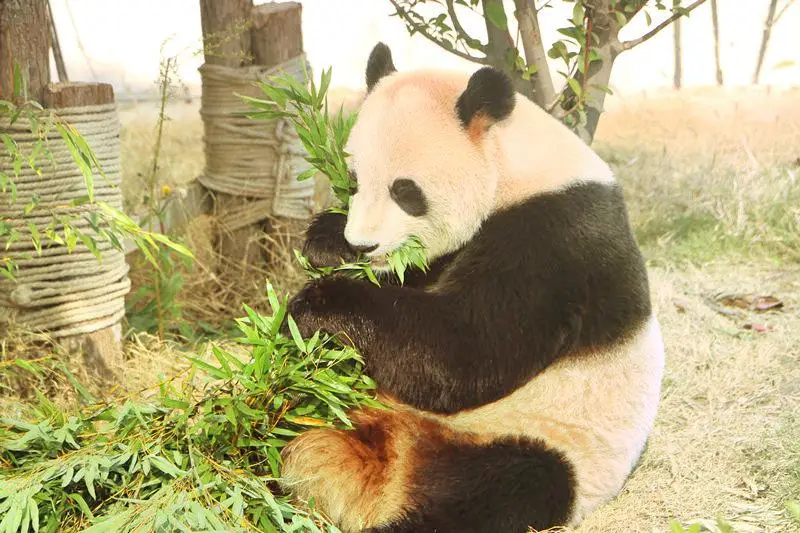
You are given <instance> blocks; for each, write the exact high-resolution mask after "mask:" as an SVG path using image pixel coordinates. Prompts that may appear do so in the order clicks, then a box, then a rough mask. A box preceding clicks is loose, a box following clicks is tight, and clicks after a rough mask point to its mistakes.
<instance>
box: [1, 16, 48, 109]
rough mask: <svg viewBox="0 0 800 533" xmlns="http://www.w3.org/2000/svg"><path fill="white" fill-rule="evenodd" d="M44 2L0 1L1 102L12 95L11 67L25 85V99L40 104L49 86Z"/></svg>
mask: <svg viewBox="0 0 800 533" xmlns="http://www.w3.org/2000/svg"><path fill="white" fill-rule="evenodd" d="M49 36H50V32H49V31H48V25H47V0H0V100H12V99H13V95H14V63H15V62H16V63H18V64H19V66H20V68H21V70H22V73H23V75H24V76H25V78H27V82H28V98H29V99H31V100H36V101H40V100H41V97H42V89H43V88H44V86H45V85H47V84H48V83H49V82H50V55H49V52H50V37H49Z"/></svg>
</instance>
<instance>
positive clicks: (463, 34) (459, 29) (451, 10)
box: [446, 0, 474, 42]
mask: <svg viewBox="0 0 800 533" xmlns="http://www.w3.org/2000/svg"><path fill="white" fill-rule="evenodd" d="M446 1H447V14H448V15H450V20H451V22H452V23H453V29H454V30H455V31H456V34H457V35H458V36H459V37H460V38H461V39H463V40H465V41H467V42H469V41H470V40H474V39H472V37H470V35H469V34H468V33H467V31H466V30H465V29H464V27H463V26H462V25H461V21H460V20H458V15H457V14H456V6H455V5H454V4H453V0H446Z"/></svg>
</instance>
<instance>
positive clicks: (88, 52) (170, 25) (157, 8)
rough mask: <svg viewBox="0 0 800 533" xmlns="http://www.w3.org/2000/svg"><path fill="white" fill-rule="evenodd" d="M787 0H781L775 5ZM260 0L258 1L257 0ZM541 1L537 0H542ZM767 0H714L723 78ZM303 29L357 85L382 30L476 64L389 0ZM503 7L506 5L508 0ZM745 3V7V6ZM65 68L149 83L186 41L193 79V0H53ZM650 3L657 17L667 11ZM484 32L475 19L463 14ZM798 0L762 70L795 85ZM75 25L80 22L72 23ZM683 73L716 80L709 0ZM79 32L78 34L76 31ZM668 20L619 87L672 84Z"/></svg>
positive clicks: (409, 59)
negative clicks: (425, 32) (424, 31)
mask: <svg viewBox="0 0 800 533" xmlns="http://www.w3.org/2000/svg"><path fill="white" fill-rule="evenodd" d="M786 1H787V0H781V1H779V6H780V5H782V4H783V3H784V2H786ZM256 3H263V2H261V1H258V0H257V2H256ZM539 3H540V2H537V4H539ZM768 3H769V2H768V0H718V5H719V12H720V14H719V16H720V28H721V29H720V33H721V56H722V68H723V72H724V75H725V81H726V84H730V85H746V84H749V83H750V79H751V77H752V72H753V69H754V66H755V60H756V55H757V51H758V46H759V43H760V39H761V33H762V29H763V21H764V18H765V16H766V12H767V6H768ZM302 4H303V38H304V43H305V49H306V53H307V55H308V57H309V60H310V62H311V64H312V67H313V68H316V69H317V72H318V69H319V68H321V67H328V66H333V75H334V82H333V84H334V85H338V86H349V87H355V88H360V87H361V85H362V84H363V81H362V80H363V77H364V65H365V62H366V58H367V55H368V54H369V51H370V49H371V48H372V46H373V45H374V44H375V42H377V41H378V40H382V41H384V42H386V43H387V44H389V46H390V47H391V48H392V51H393V54H394V57H395V63H396V65H397V66H398V68H400V69H412V68H416V67H421V66H441V67H448V68H457V69H468V70H471V69H474V68H476V67H475V66H474V65H472V64H470V63H467V62H464V61H463V60H460V59H458V58H456V57H454V56H452V55H450V54H448V53H447V52H445V51H443V50H441V49H439V48H437V47H436V46H435V45H433V44H431V43H429V42H428V41H426V40H425V39H424V38H423V37H420V36H415V37H413V38H410V37H409V36H408V33H407V32H406V30H405V27H404V26H403V24H402V23H401V22H400V21H399V20H398V19H397V18H396V17H390V16H389V15H390V14H391V13H392V8H391V4H390V3H389V2H388V0H302ZM506 4H509V6H508V8H507V11H508V12H509V13H511V12H512V11H513V9H512V8H511V4H513V3H512V2H510V1H506ZM553 4H555V5H557V6H556V7H555V8H551V9H546V10H544V11H543V14H542V18H541V26H542V31H543V33H544V36H545V39H547V40H549V41H551V40H552V39H553V38H554V37H555V36H556V35H557V33H556V29H557V28H558V27H560V26H563V25H564V24H563V22H564V21H565V20H566V18H567V17H569V16H570V14H571V7H570V6H568V5H567V6H565V7H562V6H560V5H559V4H563V3H562V2H560V1H559V0H555V1H554V2H553ZM746 6H747V7H746ZM52 7H53V12H54V18H55V20H56V24H57V27H58V31H59V37H60V40H61V46H62V49H63V51H64V55H65V61H66V63H67V68H68V73H69V75H70V78H71V79H73V80H83V81H93V80H96V81H109V82H111V83H113V84H114V85H115V86H116V89H117V92H118V93H122V92H126V91H134V92H139V91H145V90H149V89H150V88H152V87H153V86H154V83H155V80H156V78H157V76H158V67H159V59H160V58H161V57H162V56H163V55H164V52H162V45H164V43H165V42H167V44H166V47H165V48H164V50H166V53H168V54H174V53H175V52H177V51H186V52H185V53H184V54H183V60H182V63H181V70H180V73H181V76H182V78H183V80H184V82H186V83H187V84H188V85H190V86H197V85H199V75H198V73H197V67H198V66H199V65H200V64H201V63H202V56H199V55H197V54H196V53H194V54H193V53H191V52H192V51H197V50H199V47H200V36H201V34H200V13H199V2H198V0H113V1H111V0H52ZM665 16H666V15H665V14H664V12H657V11H655V10H654V11H653V24H657V23H658V22H659V21H660V20H662V19H663V18H665ZM464 22H465V26H467V28H468V30H469V29H473V28H474V29H475V35H476V36H478V37H479V38H482V34H481V33H480V31H479V30H480V28H481V27H482V21H481V20H479V19H477V18H476V19H475V20H466V21H464ZM797 28H800V3H798V4H795V5H794V6H792V7H790V8H789V10H788V11H787V12H786V14H785V15H784V16H783V18H782V19H781V20H780V21H779V23H778V25H776V26H775V28H773V33H772V39H771V41H770V47H769V51H768V53H767V57H766V61H765V65H764V68H763V73H762V83H763V84H769V85H774V86H790V85H800V32H798V30H797ZM76 30H77V31H76ZM682 30H683V50H684V52H683V72H684V74H683V79H684V85H685V86H698V85H710V84H713V83H714V58H713V44H712V43H713V40H712V32H711V7H710V2H707V3H706V5H702V6H700V7H699V8H697V9H696V10H695V11H694V12H693V13H692V15H691V17H690V18H689V19H688V20H686V19H685V20H684V21H683V27H682ZM646 31H647V24H646V21H645V18H644V17H640V18H637V20H636V21H635V23H634V24H631V25H629V27H626V28H625V30H624V31H623V34H622V37H623V38H624V39H629V38H634V37H637V36H639V35H641V34H642V33H645V32H646ZM78 35H79V36H80V39H78V37H77V36H78ZM672 37H673V35H672V30H671V29H667V30H664V31H663V32H661V33H660V34H658V35H657V36H656V37H654V38H652V39H651V40H649V41H647V42H645V43H644V44H642V45H641V46H639V47H637V48H636V49H634V50H632V51H630V52H625V53H624V55H622V56H620V58H619V59H618V60H617V62H616V63H615V66H614V73H613V76H612V80H611V82H612V83H611V84H612V87H614V88H615V90H616V91H617V93H630V92H634V91H639V90H642V89H652V88H657V87H666V86H670V85H671V83H672V69H673V67H672Z"/></svg>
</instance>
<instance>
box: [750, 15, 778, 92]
mask: <svg viewBox="0 0 800 533" xmlns="http://www.w3.org/2000/svg"><path fill="white" fill-rule="evenodd" d="M777 6H778V0H770V2H769V11H767V20H765V21H764V34H763V36H762V37H761V48H759V50H758V59H757V60H756V70H755V71H754V72H753V84H754V85H755V84H757V83H758V80H759V79H760V78H761V67H762V66H763V65H764V56H766V55H767V46H768V45H769V38H770V35H771V34H772V23H773V22H774V21H775V8H776V7H777Z"/></svg>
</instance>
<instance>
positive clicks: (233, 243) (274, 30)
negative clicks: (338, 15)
mask: <svg viewBox="0 0 800 533" xmlns="http://www.w3.org/2000/svg"><path fill="white" fill-rule="evenodd" d="M200 13H201V22H202V30H203V43H204V52H205V61H206V63H208V64H211V65H223V66H227V67H239V66H246V65H259V66H264V67H273V66H276V65H278V64H280V63H282V62H284V61H286V60H288V59H291V58H292V57H296V56H298V55H300V54H301V53H302V51H303V37H302V27H301V13H302V6H301V5H300V3H298V2H285V3H269V4H264V5H260V6H258V7H253V3H252V0H200ZM214 197H215V202H214V211H215V212H216V213H217V214H218V215H224V213H226V212H233V211H237V210H240V209H241V208H242V207H243V206H246V205H247V204H249V203H251V202H252V201H253V199H251V198H247V197H243V196H235V195H230V194H224V193H219V192H215V193H214ZM279 222H280V221H279ZM268 228H269V229H268ZM275 229H276V228H275V227H272V228H270V227H269V225H268V224H265V223H258V224H253V225H250V226H247V227H244V228H240V229H236V230H233V231H228V230H226V229H225V228H224V227H221V228H219V232H218V235H217V242H218V249H219V253H220V255H221V256H222V257H224V258H226V260H227V261H230V262H232V263H233V264H236V265H239V266H241V267H242V268H244V269H246V268H247V267H248V266H252V265H257V264H259V263H262V262H263V261H264V258H263V255H262V250H261V249H260V247H259V246H258V245H257V241H258V240H259V238H260V237H262V236H263V233H264V231H265V230H268V231H273V230H275Z"/></svg>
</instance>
